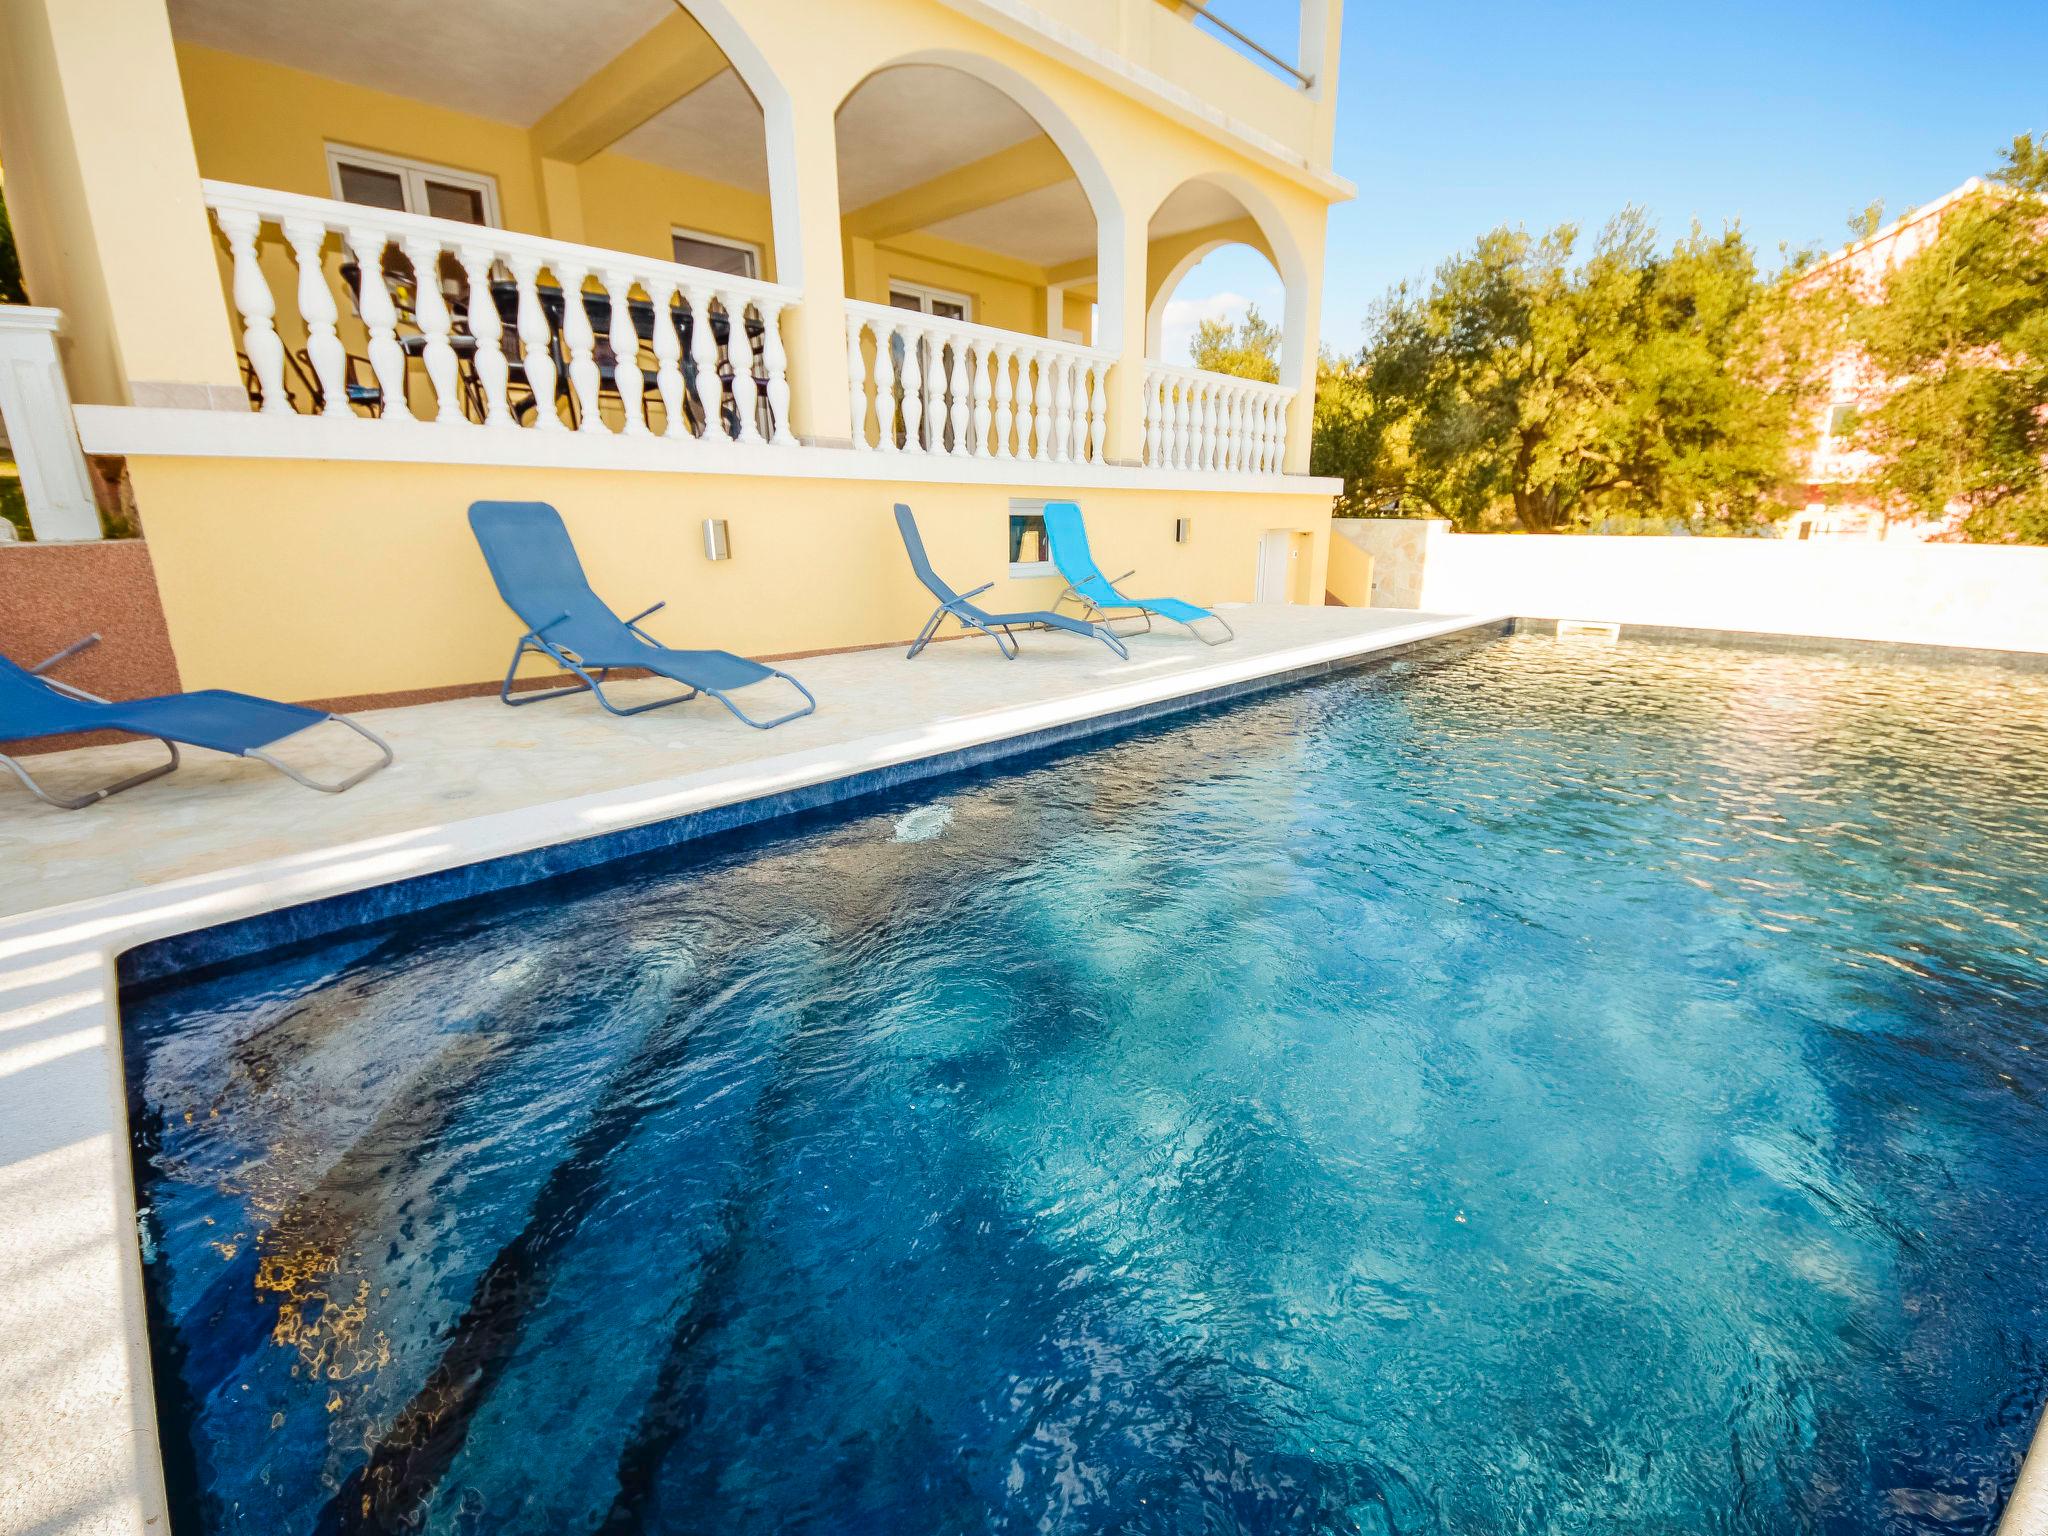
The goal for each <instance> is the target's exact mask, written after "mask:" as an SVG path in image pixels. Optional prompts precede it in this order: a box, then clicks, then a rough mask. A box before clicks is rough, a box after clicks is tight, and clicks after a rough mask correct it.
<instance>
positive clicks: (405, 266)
mask: <svg viewBox="0 0 2048 1536" xmlns="http://www.w3.org/2000/svg"><path fill="white" fill-rule="evenodd" d="M202 187H203V189H204V195H205V198H206V204H207V206H208V207H209V208H210V209H212V210H213V216H214V220H215V222H216V223H217V224H219V226H220V230H221V233H222V235H223V236H224V237H225V239H226V242H227V247H228V251H229V253H230V255H231V256H232V258H233V264H234V282H233V295H234V305H235V310H236V312H237V314H238V315H239V317H240V321H241V336H242V351H243V355H244V356H245V357H246V358H247V360H248V376H249V379H250V393H251V396H252V399H253V400H255V401H256V402H257V403H258V405H259V407H260V409H261V410H262V411H263V412H264V413H265V414H267V415H277V414H283V413H293V412H296V413H298V414H301V415H309V414H313V413H316V412H317V413H320V414H322V415H325V416H328V417H331V418H337V419H341V420H350V421H361V422H363V423H364V429H365V430H379V431H396V430H406V429H412V428H416V427H422V426H433V427H436V428H439V429H449V430H458V431H459V430H467V429H470V428H472V427H474V428H477V429H486V428H489V429H500V430H512V429H514V428H515V427H527V428H539V429H541V430H543V431H559V430H561V429H562V428H563V427H564V426H565V425H567V424H568V422H569V421H573V422H574V424H575V425H576V427H577V428H578V429H579V430H580V431H582V432H586V433H593V434H609V433H623V434H626V435H629V436H647V435H649V434H654V433H659V435H661V436H663V437H666V438H672V439H676V440H685V439H688V440H691V441H693V442H699V443H702V444H706V445H710V446H719V445H723V444H725V443H728V442H729V441H730V440H731V439H732V438H733V437H735V436H737V437H738V438H740V439H742V440H743V441H747V442H752V443H763V442H773V443H777V444H793V443H794V442H795V438H794V437H793V436H792V435H791V433H790V431H789V425H788V418H789V395H790V391H789V378H788V367H789V361H788V353H787V352H786V351H785V349H784V347H783V342H782V336H781V322H782V313H783V310H784V309H785V308H786V307H787V306H789V305H790V304H792V303H794V302H796V300H797V297H798V296H797V294H796V293H795V292H794V291H793V290H791V289H788V288H782V287H778V286H777V285H775V284H773V283H762V282H756V281H754V280H752V279H750V278H742V277H734V276H731V275H729V274H726V273H722V272H711V271H707V270H705V269H703V268H700V267H686V266H682V265H679V264H677V263H675V262H670V261H659V260H655V259H653V258H650V257H642V256H634V255H629V254H627V253H624V252H620V251H605V250H597V249H593V248H591V247H588V246H581V245H572V244H569V243H567V242H564V241H560V240H544V239H541V238H539V237H537V236H533V235H522V234H516V233H513V232H512V231H509V230H502V229H489V228H485V227H482V226H479V225H475V224H463V223H459V222H457V221H455V220H451V219H434V218H426V217H423V216H420V215H417V214H407V213H394V212H391V211H389V210H387V209H382V208H367V207H363V206H360V205H358V204H354V203H342V202H333V201H330V200H328V199H326V198H317V197H301V196H299V195H297V194H296V193H290V192H274V191H271V190H269V189H267V188H263V187H245V186H236V185H232V184H229V183H226V182H218V181H207V182H204V183H202ZM272 230H275V231H276V233H277V235H278V236H279V237H281V238H280V239H278V240H277V241H275V242H274V243H273V242H272V240H271V238H270V232H271V231H272ZM273 254H274V258H275V259H273ZM267 260H270V261H271V264H272V266H273V269H274V268H275V267H276V265H277V262H278V261H284V262H289V263H291V264H292V265H293V266H294V267H295V268H296V274H297V280H296V283H295V284H293V285H292V290H293V292H292V303H293V304H294V306H295V309H296V316H295V317H292V316H288V317H287V318H286V324H285V335H293V336H294V338H295V336H296V333H297V332H301V331H302V332H303V334H304V338H305V340H304V345H303V347H302V348H301V349H300V350H299V351H297V352H294V351H292V350H290V349H289V348H288V346H287V343H286V339H285V335H281V334H280V331H279V324H278V319H279V316H278V298H279V294H278V292H277V291H273V287H272V280H271V277H270V275H269V273H268V272H266V270H265V263H266V261H267ZM344 262H346V263H348V264H351V265H352V270H353V280H350V279H349V278H345V277H344V275H343V273H342V270H341V268H342V265H343V264H344ZM480 295H482V296H487V302H478V297H479V296H480ZM593 306H594V307H593ZM351 347H353V348H354V349H355V350H356V351H358V352H359V353H360V354H361V356H360V357H359V358H351V357H350V356H349V351H350V349H351ZM414 358H417V359H418V360H419V362H420V364H421V366H420V368H419V369H418V370H409V367H408V365H409V363H410V361H411V360H412V359H414ZM650 359H651V364H650ZM656 410H659V412H660V415H661V420H660V422H659V423H657V422H656V421H655V420H654V416H653V413H654V412H655V411H656ZM373 416H374V419H372V417H373ZM565 416H566V419H565ZM423 418H424V419H423ZM942 425H943V421H942ZM953 435H955V436H958V435H959V434H958V433H957V432H956V433H954V434H953Z"/></svg>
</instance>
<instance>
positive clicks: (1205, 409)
mask: <svg viewBox="0 0 2048 1536" xmlns="http://www.w3.org/2000/svg"><path fill="white" fill-rule="evenodd" d="M1297 393H1298V391H1296V390H1293V389H1289V388H1288V387H1287V386H1285V385H1284V384H1268V383H1265V382H1264V381H1263V380H1259V379H1245V378H1239V377H1238V376H1237V375H1235V374H1228V373H1211V372H1209V371H1208V370H1207V369H1203V368H1181V367H1176V366H1174V365H1172V364H1169V363H1147V364H1146V365H1145V388H1144V397H1145V462H1146V463H1147V464H1148V465H1151V466H1152V467H1153V468H1155V469H1192V470H1207V471H1215V472H1221V473H1230V474H1248V475H1277V474H1280V473H1281V472H1282V469H1283V466H1284V464H1285V461H1286V457H1287V411H1288V407H1289V406H1291V405H1292V404H1293V403H1294V397H1295V395H1296V394H1297Z"/></svg>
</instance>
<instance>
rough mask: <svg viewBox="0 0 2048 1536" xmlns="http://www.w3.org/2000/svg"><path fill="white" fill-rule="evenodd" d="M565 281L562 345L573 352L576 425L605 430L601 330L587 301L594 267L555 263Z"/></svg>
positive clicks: (581, 428) (571, 368)
mask: <svg viewBox="0 0 2048 1536" xmlns="http://www.w3.org/2000/svg"><path fill="white" fill-rule="evenodd" d="M551 265H553V266H554V268H555V276H556V278H557V279H558V280H559V281H560V282H561V284H562V347H563V349H564V350H565V351H566V352H568V354H569V385H570V387H571V388H572V389H574V390H575V391H576V426H577V430H578V431H582V432H602V431H604V430H605V424H604V417H603V415H602V414H600V412H599V411H598V408H597V407H598V384H599V375H598V371H597V332H595V331H593V330H592V329H591V328H590V311H589V310H588V309H586V308H585V307H584V304H583V283H584V279H586V278H587V277H589V276H590V269H589V268H588V267H586V266H584V265H583V264H582V263H581V262H578V261H563V262H558V263H551Z"/></svg>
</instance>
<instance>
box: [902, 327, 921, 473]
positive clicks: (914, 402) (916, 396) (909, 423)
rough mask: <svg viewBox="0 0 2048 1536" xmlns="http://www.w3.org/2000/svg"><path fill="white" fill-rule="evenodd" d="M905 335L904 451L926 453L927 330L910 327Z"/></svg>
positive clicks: (906, 329)
mask: <svg viewBox="0 0 2048 1536" xmlns="http://www.w3.org/2000/svg"><path fill="white" fill-rule="evenodd" d="M902 334H903V451H904V452H905V453H923V452H924V432H923V424H924V328H923V327H922V326H916V325H906V326H904V327H903V328H902Z"/></svg>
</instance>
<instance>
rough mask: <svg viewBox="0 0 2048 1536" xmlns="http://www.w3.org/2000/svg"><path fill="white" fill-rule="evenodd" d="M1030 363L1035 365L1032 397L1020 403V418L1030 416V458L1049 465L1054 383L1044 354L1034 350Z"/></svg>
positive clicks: (1051, 452)
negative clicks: (1051, 404)
mask: <svg viewBox="0 0 2048 1536" xmlns="http://www.w3.org/2000/svg"><path fill="white" fill-rule="evenodd" d="M1030 362H1032V365H1034V369H1032V373H1034V377H1032V381H1030V395H1028V397H1024V399H1022V401H1020V416H1022V414H1026V412H1028V414H1030V457H1032V459H1036V461H1038V463H1047V461H1051V457H1053V432H1051V426H1053V422H1051V414H1049V412H1047V406H1049V403H1051V401H1049V397H1051V393H1053V381H1051V379H1049V377H1047V371H1044V369H1047V356H1044V352H1038V350H1032V354H1030Z"/></svg>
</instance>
